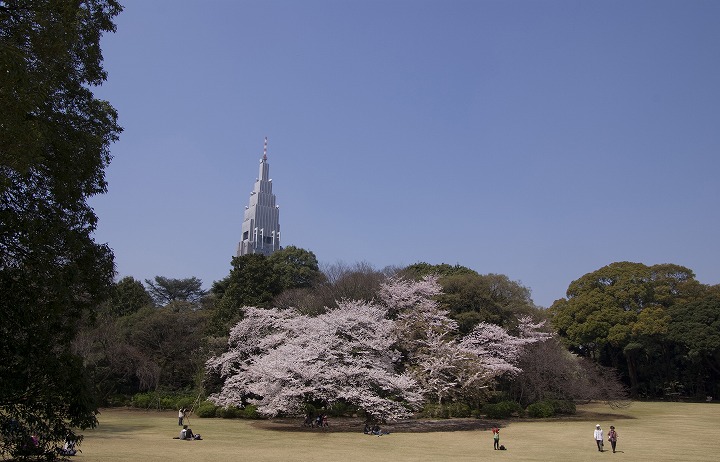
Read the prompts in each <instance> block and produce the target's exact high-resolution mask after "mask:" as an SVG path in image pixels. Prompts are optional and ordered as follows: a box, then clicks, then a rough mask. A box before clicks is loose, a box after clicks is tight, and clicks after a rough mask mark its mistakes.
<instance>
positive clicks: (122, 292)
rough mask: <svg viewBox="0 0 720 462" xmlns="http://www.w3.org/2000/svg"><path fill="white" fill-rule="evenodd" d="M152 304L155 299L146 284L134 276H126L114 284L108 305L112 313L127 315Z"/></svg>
mask: <svg viewBox="0 0 720 462" xmlns="http://www.w3.org/2000/svg"><path fill="white" fill-rule="evenodd" d="M152 304H153V299H152V297H150V294H148V293H147V290H145V286H143V285H142V283H141V282H140V281H136V280H135V279H134V278H133V277H132V276H126V277H124V278H122V279H120V281H118V282H117V283H116V284H114V285H113V288H112V292H111V294H110V299H109V300H108V302H107V307H108V311H110V312H111V313H112V314H114V315H116V316H125V315H128V314H132V313H135V312H137V311H139V310H140V309H141V308H144V307H146V306H148V305H152Z"/></svg>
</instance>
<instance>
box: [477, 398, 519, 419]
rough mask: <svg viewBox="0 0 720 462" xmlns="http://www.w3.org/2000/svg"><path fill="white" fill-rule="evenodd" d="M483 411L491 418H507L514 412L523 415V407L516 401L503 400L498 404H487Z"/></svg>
mask: <svg viewBox="0 0 720 462" xmlns="http://www.w3.org/2000/svg"><path fill="white" fill-rule="evenodd" d="M483 413H484V414H485V416H486V417H487V418H489V419H507V418H509V417H511V416H512V415H513V414H517V415H519V416H521V415H522V413H523V410H522V407H521V406H520V405H519V404H518V403H516V402H515V401H501V402H499V403H497V404H486V405H485V406H483Z"/></svg>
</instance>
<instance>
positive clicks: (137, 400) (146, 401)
mask: <svg viewBox="0 0 720 462" xmlns="http://www.w3.org/2000/svg"><path fill="white" fill-rule="evenodd" d="M155 401H156V397H155V394H154V393H138V394H136V395H135V396H133V397H132V399H131V400H130V402H131V403H132V406H133V407H137V408H140V409H149V408H151V407H154V406H155V405H156V404H155Z"/></svg>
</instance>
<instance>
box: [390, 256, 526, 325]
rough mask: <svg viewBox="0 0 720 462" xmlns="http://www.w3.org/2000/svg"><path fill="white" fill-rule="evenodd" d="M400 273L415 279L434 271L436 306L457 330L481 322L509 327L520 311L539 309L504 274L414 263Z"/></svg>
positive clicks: (522, 288) (524, 289)
mask: <svg viewBox="0 0 720 462" xmlns="http://www.w3.org/2000/svg"><path fill="white" fill-rule="evenodd" d="M399 274H400V276H403V277H406V278H412V279H419V278H421V277H423V276H427V275H430V274H435V275H438V276H440V278H439V280H438V282H440V285H441V286H442V288H443V293H442V294H441V295H439V296H438V302H439V303H440V306H442V307H443V308H444V309H446V310H448V312H450V316H451V317H452V318H453V319H455V320H456V321H457V322H458V325H459V330H460V332H461V333H465V334H466V333H468V332H470V331H472V330H473V328H474V327H475V326H476V325H478V324H479V323H481V322H489V323H492V324H497V325H500V326H503V327H505V328H513V327H514V326H513V325H512V324H513V323H514V322H515V320H516V319H517V318H518V317H520V316H522V315H529V314H534V315H538V314H539V313H538V312H537V310H536V309H535V305H534V304H533V301H532V299H531V298H530V289H528V288H527V287H525V286H523V285H522V284H520V283H519V282H515V281H511V280H510V278H508V277H507V276H505V275H504V274H492V273H491V274H479V273H477V272H476V271H474V270H472V269H470V268H467V267H465V266H460V265H455V266H452V265H448V264H447V263H442V264H439V265H430V264H428V263H415V264H413V265H410V266H408V267H406V268H404V269H402V270H400V272H399Z"/></svg>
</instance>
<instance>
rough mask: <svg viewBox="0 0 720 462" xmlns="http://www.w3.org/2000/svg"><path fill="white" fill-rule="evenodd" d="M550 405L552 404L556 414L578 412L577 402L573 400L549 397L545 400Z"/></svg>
mask: <svg viewBox="0 0 720 462" xmlns="http://www.w3.org/2000/svg"><path fill="white" fill-rule="evenodd" d="M545 402H547V403H548V404H549V405H551V406H552V408H553V410H554V411H555V414H564V415H574V414H575V413H576V412H577V409H576V408H575V403H574V402H572V401H566V400H562V399H548V400H545Z"/></svg>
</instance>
